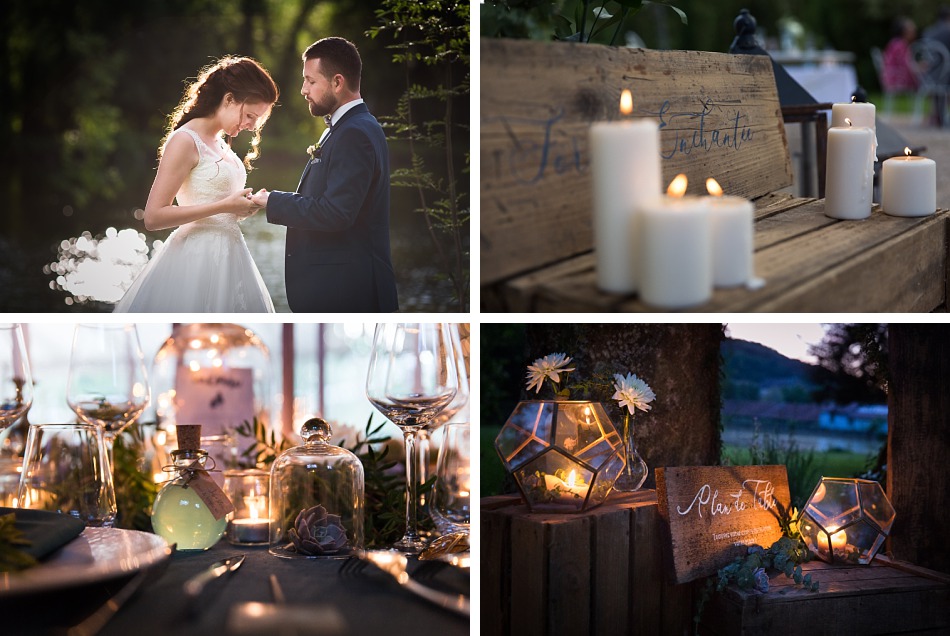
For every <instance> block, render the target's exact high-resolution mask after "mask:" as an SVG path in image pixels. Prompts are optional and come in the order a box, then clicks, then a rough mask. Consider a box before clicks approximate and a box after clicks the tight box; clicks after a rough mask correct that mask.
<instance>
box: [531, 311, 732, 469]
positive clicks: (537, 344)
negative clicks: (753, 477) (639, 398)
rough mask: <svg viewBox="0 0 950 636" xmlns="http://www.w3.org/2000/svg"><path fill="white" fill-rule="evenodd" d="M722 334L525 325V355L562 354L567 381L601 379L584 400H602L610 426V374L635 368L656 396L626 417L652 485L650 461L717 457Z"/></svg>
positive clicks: (712, 329)
mask: <svg viewBox="0 0 950 636" xmlns="http://www.w3.org/2000/svg"><path fill="white" fill-rule="evenodd" d="M722 337H723V328H722V325H719V324H702V325H665V324H630V325H588V324H549V325H537V324H535V325H528V326H527V329H526V339H527V348H528V360H534V359H535V358H539V357H542V356H545V355H547V354H549V353H555V352H563V353H566V354H567V355H569V356H571V357H572V358H573V362H572V364H571V366H573V367H576V369H577V371H575V372H574V373H572V374H571V375H570V378H569V383H575V382H582V381H589V380H591V379H593V378H594V376H602V378H605V379H609V382H610V385H609V386H604V387H601V388H599V389H595V390H594V391H592V392H591V395H590V398H591V399H593V400H600V401H602V402H604V404H605V405H606V406H607V408H608V413H609V414H610V415H611V417H612V418H613V419H614V423H615V424H616V425H617V427H618V430H619V429H620V424H621V422H622V417H621V411H620V409H619V407H617V403H616V401H614V400H613V399H611V396H612V395H613V388H612V384H613V374H614V373H622V374H626V373H635V374H636V375H637V376H638V377H640V378H641V379H643V380H644V381H645V382H646V383H647V384H649V385H650V388H652V389H653V392H654V393H655V394H656V396H657V397H656V400H655V401H654V402H653V403H652V409H651V410H650V411H649V412H646V413H643V412H642V411H637V413H636V415H635V416H634V419H633V423H634V428H635V431H636V443H637V450H638V451H639V452H640V455H641V456H642V457H643V459H644V460H645V461H646V463H647V465H648V466H649V467H650V475H649V477H648V478H647V482H646V484H644V487H647V488H653V487H654V484H655V481H654V477H653V469H654V468H656V467H658V466H694V465H707V466H708V465H715V464H718V463H719V453H720V434H719V433H720V431H719V410H720V400H719V373H720V371H719V367H720V364H719V362H720V356H719V344H720V342H721V340H722ZM562 386H563V385H562ZM532 395H533V394H532ZM572 397H579V395H578V392H577V391H575V392H574V393H573V394H572Z"/></svg>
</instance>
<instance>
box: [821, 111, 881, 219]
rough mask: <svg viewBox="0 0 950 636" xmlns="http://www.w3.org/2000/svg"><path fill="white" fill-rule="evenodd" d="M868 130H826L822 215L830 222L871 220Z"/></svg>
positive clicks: (871, 135) (871, 172)
mask: <svg viewBox="0 0 950 636" xmlns="http://www.w3.org/2000/svg"><path fill="white" fill-rule="evenodd" d="M873 141H874V131H872V130H871V129H870V128H830V129H829V130H828V157H827V165H826V171H825V215H826V216H830V217H831V218H833V219H866V218H868V217H869V216H871V205H872V204H871V191H872V188H873V184H874V162H873V160H872V159H871V158H872V157H873V155H872V154H871V153H872V152H873V150H872V144H873Z"/></svg>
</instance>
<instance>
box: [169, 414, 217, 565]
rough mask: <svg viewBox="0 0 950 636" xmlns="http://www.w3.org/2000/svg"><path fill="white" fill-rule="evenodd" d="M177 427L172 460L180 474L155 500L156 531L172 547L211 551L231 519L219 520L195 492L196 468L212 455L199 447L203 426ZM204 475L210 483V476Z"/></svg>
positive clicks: (201, 465)
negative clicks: (175, 444)
mask: <svg viewBox="0 0 950 636" xmlns="http://www.w3.org/2000/svg"><path fill="white" fill-rule="evenodd" d="M176 428H177V429H178V450H176V451H172V457H173V458H174V461H175V467H176V468H177V469H178V472H177V475H176V476H175V478H174V479H172V480H170V481H168V482H165V485H164V486H162V489H161V490H160V491H159V492H158V495H157V496H156V497H155V503H154V504H153V505H152V529H153V530H154V531H155V534H157V535H159V536H160V537H162V538H163V539H165V540H166V541H167V542H168V543H169V544H172V543H175V544H178V549H179V550H207V549H208V548H210V547H211V546H213V545H214V544H215V543H217V542H218V540H219V539H220V538H221V536H222V535H223V534H224V530H225V527H226V526H227V523H228V521H227V516H226V515H225V516H222V517H221V518H220V519H215V517H214V514H213V513H212V511H211V508H209V506H208V504H207V503H205V501H204V499H202V497H201V496H199V494H198V492H197V491H196V489H195V485H197V484H196V483H195V481H196V475H195V472H194V469H195V468H196V467H203V466H204V464H205V461H206V460H207V458H208V453H207V452H205V451H204V450H201V449H199V448H198V446H199V445H200V439H201V427H200V426H194V425H179V426H177V427H176ZM183 429H190V430H183ZM195 429H197V430H195ZM196 462H197V464H196ZM203 474H204V476H205V478H206V479H207V481H210V478H207V473H203ZM210 483H211V484H212V485H213V484H214V482H210Z"/></svg>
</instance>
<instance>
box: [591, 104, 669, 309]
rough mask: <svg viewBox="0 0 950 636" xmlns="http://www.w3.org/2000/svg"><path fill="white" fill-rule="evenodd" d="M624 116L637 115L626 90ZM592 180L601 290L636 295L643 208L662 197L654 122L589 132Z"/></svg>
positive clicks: (613, 125) (623, 123) (599, 126)
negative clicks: (640, 212)
mask: <svg viewBox="0 0 950 636" xmlns="http://www.w3.org/2000/svg"><path fill="white" fill-rule="evenodd" d="M620 112H621V114H623V115H624V116H627V115H630V114H631V113H632V112H633V98H632V96H631V94H630V91H628V90H625V91H623V94H622V95H621V99H620ZM590 165H591V173H592V177H593V187H594V192H593V203H594V248H595V249H594V253H595V254H596V257H597V286H598V287H600V288H601V289H603V290H604V291H608V292H614V293H631V292H635V291H636V290H637V282H638V272H637V262H638V259H637V254H636V250H635V249H634V245H635V243H636V238H637V235H638V234H639V216H640V215H639V208H640V207H641V205H642V204H643V202H644V201H646V200H647V199H649V198H652V197H656V196H658V195H659V194H660V134H659V128H658V124H657V121H656V120H654V119H638V120H634V119H628V120H623V121H615V122H598V123H595V124H594V125H592V126H591V129H590Z"/></svg>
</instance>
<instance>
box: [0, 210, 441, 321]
mask: <svg viewBox="0 0 950 636" xmlns="http://www.w3.org/2000/svg"><path fill="white" fill-rule="evenodd" d="M242 230H243V232H244V236H245V239H246V241H247V245H248V249H249V250H250V252H251V255H252V257H253V258H254V260H255V262H256V263H257V266H258V269H259V270H260V272H261V276H262V278H263V279H264V282H265V284H266V285H267V289H268V290H269V291H270V294H271V297H272V298H273V301H274V306H275V308H276V310H277V311H278V312H289V311H290V309H289V307H288V305H287V296H286V291H285V288H284V239H285V235H286V228H284V227H282V226H277V225H271V224H269V223H267V220H266V217H265V215H264V214H257V215H255V216H254V217H252V218H250V219H247V220H246V221H244V222H243V223H242ZM140 232H141V228H140V227H132V228H109V229H108V230H107V231H106V232H105V233H104V234H100V235H97V236H93V234H92V233H91V232H88V231H87V232H83V233H82V234H81V235H80V236H77V237H73V238H65V237H64V238H63V239H61V240H58V241H56V243H54V244H53V246H51V251H52V253H56V252H57V251H58V252H59V256H58V258H56V259H53V258H51V259H49V260H48V261H47V262H45V263H43V265H42V267H43V269H44V275H45V279H44V280H43V282H42V285H43V287H45V288H46V289H37V286H38V285H39V284H41V283H39V281H36V282H31V281H34V280H35V278H36V277H35V275H34V274H35V272H36V270H35V267H36V265H35V263H34V264H31V265H30V266H29V268H28V270H27V271H25V272H21V273H17V272H16V269H18V264H19V265H22V264H23V263H24V259H22V258H19V257H16V256H14V257H13V258H11V260H10V262H8V263H3V262H0V279H3V278H4V276H6V277H8V278H12V279H14V280H17V281H18V284H17V286H16V287H17V289H18V295H19V296H20V301H21V302H20V303H18V302H17V300H16V299H15V298H11V297H10V296H8V297H7V298H6V300H7V301H8V302H12V305H11V306H9V307H8V308H7V309H8V310H17V309H21V310H24V309H26V308H27V307H30V308H32V310H33V311H64V310H72V311H77V310H78V311H111V309H112V306H113V303H115V302H116V301H117V300H118V299H119V298H120V297H121V294H122V291H121V290H122V289H125V288H127V287H128V285H129V284H130V283H131V280H132V279H133V277H134V274H135V272H137V271H139V270H140V269H141V268H142V267H143V266H144V264H145V262H146V253H147V252H153V251H154V250H153V247H154V245H153V243H148V244H147V243H146V241H143V240H142V237H143V236H144V235H141V234H140ZM149 240H151V239H149ZM391 245H392V255H393V266H394V268H395V270H396V285H397V289H398V293H399V304H400V309H401V310H402V311H403V312H442V311H457V307H456V305H455V304H454V303H453V301H452V299H453V289H452V285H451V283H450V281H449V280H448V279H447V277H445V276H444V275H442V273H441V272H440V270H439V267H438V266H437V264H436V262H435V258H436V257H435V250H434V248H433V247H432V245H431V240H430V238H429V236H428V233H427V231H426V227H425V223H424V220H423V219H422V218H421V217H420V216H419V215H415V214H405V213H403V214H400V215H394V219H393V222H392V230H391ZM11 247H13V249H14V251H15V247H14V246H12V245H11ZM8 256H9V254H8ZM0 261H2V259H0ZM11 269H12V270H14V271H12V272H11V271H10V270H11ZM54 281H56V284H53V283H54ZM49 288H53V289H52V291H53V293H52V295H50V293H49V292H50V289H49ZM40 292H43V293H40ZM44 299H46V300H44ZM17 304H20V305H21V306H20V307H17V306H16V305H17Z"/></svg>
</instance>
